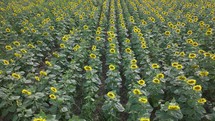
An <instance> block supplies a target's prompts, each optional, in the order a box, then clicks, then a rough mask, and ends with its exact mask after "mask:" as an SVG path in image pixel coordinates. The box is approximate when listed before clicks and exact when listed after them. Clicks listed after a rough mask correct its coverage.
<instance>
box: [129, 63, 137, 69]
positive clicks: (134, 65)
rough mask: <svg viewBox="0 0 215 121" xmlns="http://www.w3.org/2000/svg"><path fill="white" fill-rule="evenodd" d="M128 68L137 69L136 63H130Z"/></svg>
mask: <svg viewBox="0 0 215 121" xmlns="http://www.w3.org/2000/svg"><path fill="white" fill-rule="evenodd" d="M130 68H131V69H137V68H138V66H137V64H131V66H130Z"/></svg>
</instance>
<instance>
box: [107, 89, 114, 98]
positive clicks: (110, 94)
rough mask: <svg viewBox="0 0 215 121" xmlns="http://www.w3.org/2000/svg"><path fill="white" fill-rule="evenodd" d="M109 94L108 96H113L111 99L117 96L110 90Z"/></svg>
mask: <svg viewBox="0 0 215 121" xmlns="http://www.w3.org/2000/svg"><path fill="white" fill-rule="evenodd" d="M107 96H108V97H109V98H111V99H115V98H116V95H115V94H114V93H113V92H112V91H110V92H108V93H107Z"/></svg>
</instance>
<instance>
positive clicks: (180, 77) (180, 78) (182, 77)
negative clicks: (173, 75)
mask: <svg viewBox="0 0 215 121" xmlns="http://www.w3.org/2000/svg"><path fill="white" fill-rule="evenodd" d="M177 79H178V80H184V81H185V80H186V79H187V78H186V77H185V76H184V75H181V76H178V77H177Z"/></svg>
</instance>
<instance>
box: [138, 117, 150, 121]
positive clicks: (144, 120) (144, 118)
mask: <svg viewBox="0 0 215 121" xmlns="http://www.w3.org/2000/svg"><path fill="white" fill-rule="evenodd" d="M140 121H150V118H146V117H141V118H140Z"/></svg>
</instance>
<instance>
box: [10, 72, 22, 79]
mask: <svg viewBox="0 0 215 121" xmlns="http://www.w3.org/2000/svg"><path fill="white" fill-rule="evenodd" d="M12 77H13V78H15V79H20V78H21V76H20V75H19V74H17V73H12Z"/></svg>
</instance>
